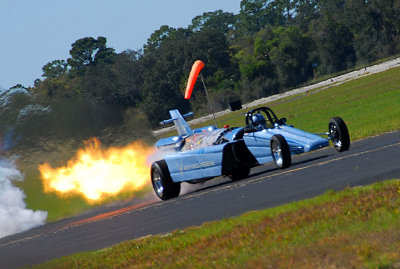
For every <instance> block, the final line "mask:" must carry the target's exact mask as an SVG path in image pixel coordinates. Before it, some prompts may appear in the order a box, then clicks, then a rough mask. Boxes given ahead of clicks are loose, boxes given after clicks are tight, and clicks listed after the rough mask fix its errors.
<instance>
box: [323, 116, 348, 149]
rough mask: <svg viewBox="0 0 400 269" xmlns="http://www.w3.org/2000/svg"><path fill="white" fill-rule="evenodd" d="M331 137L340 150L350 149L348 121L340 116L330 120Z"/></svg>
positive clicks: (336, 147)
mask: <svg viewBox="0 0 400 269" xmlns="http://www.w3.org/2000/svg"><path fill="white" fill-rule="evenodd" d="M328 128H329V138H330V139H331V141H332V143H333V146H334V147H335V149H336V150H337V151H339V152H342V151H346V150H349V148H350V135H349V130H348V129H347V126H346V123H344V121H343V120H342V119H341V118H340V117H333V118H332V119H330V120H329V126H328Z"/></svg>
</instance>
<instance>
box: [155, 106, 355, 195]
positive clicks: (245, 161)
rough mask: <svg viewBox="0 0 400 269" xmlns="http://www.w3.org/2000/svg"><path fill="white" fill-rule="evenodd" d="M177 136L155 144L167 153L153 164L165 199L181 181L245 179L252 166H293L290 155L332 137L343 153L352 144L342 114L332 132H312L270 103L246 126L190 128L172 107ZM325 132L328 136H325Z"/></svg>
mask: <svg viewBox="0 0 400 269" xmlns="http://www.w3.org/2000/svg"><path fill="white" fill-rule="evenodd" d="M169 113H170V115H171V119H169V120H165V121H163V122H162V123H164V124H166V123H172V122H173V123H174V124H175V127H176V129H177V131H178V135H177V136H173V137H168V138H163V139H160V140H159V141H157V143H156V146H157V148H158V149H159V150H161V151H163V152H164V157H163V159H162V160H159V161H156V162H154V163H153V164H152V166H151V181H152V185H153V188H154V191H155V193H156V194H157V196H158V197H159V198H160V199H162V200H167V199H170V198H173V197H177V196H178V195H179V193H180V184H181V182H188V183H199V182H204V181H205V180H208V179H211V178H214V177H217V176H221V175H223V176H228V177H230V178H231V179H232V180H238V179H242V178H245V177H247V176H248V175H249V173H250V168H252V167H255V166H258V165H262V164H265V163H267V162H272V161H273V162H274V163H275V164H276V166H277V167H278V168H280V169H285V168H287V167H289V166H290V165H291V155H292V154H301V153H305V152H310V151H313V150H317V149H320V148H324V147H327V146H329V141H332V143H333V145H334V147H335V148H336V149H337V150H338V151H339V152H342V151H346V150H348V149H349V147H350V136H349V132H348V129H347V126H346V124H345V123H344V121H343V120H342V119H341V118H340V117H334V118H332V119H330V120H329V124H328V132H327V133H323V134H311V133H307V132H304V131H302V130H299V129H296V128H294V127H293V126H289V125H286V119H285V118H281V119H279V118H278V117H277V116H276V115H275V113H274V112H273V111H272V110H271V109H270V108H268V107H259V108H256V109H252V110H250V111H248V112H247V114H246V117H245V121H246V126H245V127H239V128H229V127H227V128H217V127H215V126H207V127H203V128H199V129H195V130H192V129H191V128H190V127H189V125H188V124H187V122H186V121H185V120H184V117H186V116H188V115H192V114H190V113H189V114H186V115H183V116H182V115H181V114H180V113H179V111H178V110H176V109H175V110H170V111H169ZM322 136H327V138H325V137H322Z"/></svg>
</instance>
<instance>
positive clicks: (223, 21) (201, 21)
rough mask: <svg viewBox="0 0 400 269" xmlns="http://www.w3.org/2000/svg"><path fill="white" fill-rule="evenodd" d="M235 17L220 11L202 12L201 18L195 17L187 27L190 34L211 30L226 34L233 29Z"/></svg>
mask: <svg viewBox="0 0 400 269" xmlns="http://www.w3.org/2000/svg"><path fill="white" fill-rule="evenodd" d="M235 21H236V17H235V15H234V14H233V13H229V12H223V11H222V10H221V9H219V10H216V11H214V12H204V13H203V15H201V16H196V17H195V18H193V20H192V24H191V25H189V30H191V31H192V32H197V31H202V30H205V29H213V30H216V31H219V32H221V33H224V34H227V33H228V32H229V31H231V30H233V29H234V25H235Z"/></svg>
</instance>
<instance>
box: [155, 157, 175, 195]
mask: <svg viewBox="0 0 400 269" xmlns="http://www.w3.org/2000/svg"><path fill="white" fill-rule="evenodd" d="M151 183H152V185H153V189H154V192H155V193H156V195H157V196H158V197H159V198H160V199H161V200H168V199H171V198H174V197H177V196H179V193H180V191H181V184H180V183H179V182H178V183H177V182H173V181H172V178H171V175H170V173H169V170H168V166H167V163H166V162H165V160H161V161H157V162H154V163H153V164H152V165H151Z"/></svg>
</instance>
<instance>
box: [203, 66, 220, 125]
mask: <svg viewBox="0 0 400 269" xmlns="http://www.w3.org/2000/svg"><path fill="white" fill-rule="evenodd" d="M200 77H201V82H202V83H203V86H204V90H205V92H206V96H207V102H208V106H209V107H210V110H211V113H212V115H213V118H214V122H215V126H216V127H217V128H218V124H217V119H216V118H215V114H214V110H213V109H212V106H211V102H210V97H209V96H208V92H207V88H206V84H205V83H204V79H203V75H202V74H201V73H200Z"/></svg>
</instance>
